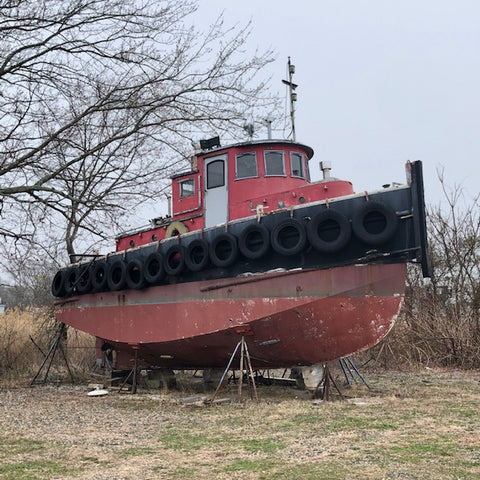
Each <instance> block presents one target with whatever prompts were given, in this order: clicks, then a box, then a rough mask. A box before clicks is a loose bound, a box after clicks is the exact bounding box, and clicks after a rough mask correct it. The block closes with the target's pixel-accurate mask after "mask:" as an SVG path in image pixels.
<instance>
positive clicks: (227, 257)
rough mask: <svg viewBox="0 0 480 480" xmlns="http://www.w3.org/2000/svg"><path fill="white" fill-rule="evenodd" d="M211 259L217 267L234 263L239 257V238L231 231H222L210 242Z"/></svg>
mask: <svg viewBox="0 0 480 480" xmlns="http://www.w3.org/2000/svg"><path fill="white" fill-rule="evenodd" d="M209 253H210V260H211V261H212V263H213V264H214V265H215V266H216V267H220V268H224V267H229V266H230V265H232V264H233V263H234V262H235V260H236V259H237V255H238V245H237V239H236V237H235V236H234V235H232V234H231V233H227V232H224V233H220V234H219V235H217V236H216V237H214V239H213V240H212V242H211V243H210V249H209Z"/></svg>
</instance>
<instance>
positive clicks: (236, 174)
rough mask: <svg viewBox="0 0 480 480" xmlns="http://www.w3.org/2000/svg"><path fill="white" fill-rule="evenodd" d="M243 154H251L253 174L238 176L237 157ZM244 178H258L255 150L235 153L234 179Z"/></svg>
mask: <svg viewBox="0 0 480 480" xmlns="http://www.w3.org/2000/svg"><path fill="white" fill-rule="evenodd" d="M244 155H253V158H254V160H255V175H248V176H245V177H239V176H238V157H241V156H244ZM246 178H258V159H257V152H255V151H252V152H242V153H237V154H236V155H235V180H244V179H246Z"/></svg>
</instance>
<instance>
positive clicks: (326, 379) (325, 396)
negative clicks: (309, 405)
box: [312, 363, 345, 402]
mask: <svg viewBox="0 0 480 480" xmlns="http://www.w3.org/2000/svg"><path fill="white" fill-rule="evenodd" d="M331 384H333V386H334V387H335V389H336V390H337V392H338V394H339V395H340V398H341V399H342V400H343V399H344V398H345V397H344V396H343V395H342V392H341V391H340V389H339V388H338V385H337V384H336V382H335V380H334V379H333V377H332V374H331V373H330V368H329V367H328V363H327V364H325V365H324V366H323V375H322V378H321V379H320V381H319V382H318V385H317V388H315V391H314V392H313V395H312V398H320V399H321V400H325V401H326V402H328V401H329V400H330V387H331Z"/></svg>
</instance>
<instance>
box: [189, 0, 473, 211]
mask: <svg viewBox="0 0 480 480" xmlns="http://www.w3.org/2000/svg"><path fill="white" fill-rule="evenodd" d="M200 3H201V10H200V14H199V15H198V26H201V25H202V24H203V25H205V24H208V23H209V22H210V21H211V20H212V19H213V18H214V17H216V15H217V14H218V13H220V12H222V11H223V12H224V16H225V19H226V21H227V23H228V24H235V23H237V22H238V23H239V24H244V23H246V22H248V21H249V20H250V19H251V20H252V22H253V29H252V35H251V38H250V44H251V47H252V51H253V49H254V48H255V47H257V46H258V47H260V48H270V47H271V48H273V49H274V50H275V52H276V54H277V61H276V62H275V63H274V64H273V65H271V66H270V67H269V72H268V73H269V74H271V75H272V91H277V90H278V92H279V93H281V94H282V95H284V93H285V91H284V88H283V87H282V84H281V82H280V81H281V79H282V78H286V62H287V57H288V56H290V57H291V59H292V63H294V64H295V66H296V74H295V77H294V82H295V83H297V84H298V85H299V87H298V89H297V93H298V102H297V105H296V107H297V116H296V130H297V140H298V141H300V142H303V143H306V144H308V145H310V146H311V147H313V149H314V150H315V156H314V159H313V161H312V162H313V163H311V168H312V171H313V176H314V177H316V179H318V178H320V173H319V170H318V167H317V165H318V162H319V161H320V160H330V161H331V162H332V164H333V171H332V175H335V176H337V177H339V178H343V179H348V180H351V181H352V182H353V184H354V187H355V189H356V191H362V190H372V189H375V188H378V187H380V186H381V185H382V184H383V183H389V182H391V181H399V182H404V180H405V174H404V164H405V162H406V161H407V160H415V159H421V160H423V162H424V176H425V183H426V199H427V203H430V204H432V203H438V202H439V201H440V200H441V199H442V192H441V188H440V184H439V181H438V179H437V173H436V172H437V169H442V168H443V169H444V172H445V178H446V181H447V184H448V185H449V186H450V187H453V186H455V185H461V186H462V187H463V188H464V190H465V191H466V193H467V194H468V196H469V197H472V196H473V195H476V194H478V192H479V190H480V188H479V186H478V182H479V180H480V128H479V127H480V113H479V112H480V95H479V88H480V63H479V60H480V1H479V0H455V1H453V0H416V1H414V0H401V1H400V0H396V1H393V0H303V1H302V0H299V1H297V2H292V1H286V0H241V1H235V2H232V1H228V0H223V1H222V0H203V1H201V2H200ZM275 136H276V137H277V136H280V132H278V133H277V134H276V135H275Z"/></svg>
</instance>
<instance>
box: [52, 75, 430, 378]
mask: <svg viewBox="0 0 480 480" xmlns="http://www.w3.org/2000/svg"><path fill="white" fill-rule="evenodd" d="M289 83H291V81H290V82H289ZM312 157H313V150H312V149H311V148H310V147H308V146H306V145H303V144H301V143H298V142H296V141H294V140H293V141H292V140H274V139H268V140H263V141H254V140H250V141H246V142H242V143H236V144H231V145H228V146H221V145H220V139H219V138H218V137H215V138H212V139H210V140H206V141H202V142H201V143H200V149H199V151H197V152H196V154H195V155H194V156H193V158H192V160H191V168H190V169H189V170H188V171H185V172H183V173H179V174H177V175H175V176H174V177H172V179H171V180H172V200H171V215H169V216H165V217H158V218H155V219H153V220H151V224H150V225H149V226H148V227H147V228H142V229H139V230H136V231H134V232H128V233H126V234H123V235H120V236H119V237H117V238H116V249H115V251H114V252H112V253H109V254H106V255H101V256H97V257H95V258H93V259H91V260H83V261H79V262H76V263H73V264H70V265H68V266H66V267H65V268H62V269H61V270H59V271H58V272H57V273H56V275H55V277H54V279H53V283H52V293H53V295H54V296H55V297H58V299H57V300H56V302H55V310H56V317H57V319H58V321H59V322H62V323H64V324H66V325H69V326H72V327H74V328H76V329H79V330H82V331H85V332H87V333H90V334H92V335H94V336H95V337H96V338H97V356H98V357H99V358H103V357H104V355H105V352H108V354H109V355H110V356H111V357H110V358H114V363H115V364H114V365H113V367H115V368H116V369H122V368H123V369H127V368H131V367H132V359H133V358H135V359H136V362H138V366H139V367H142V368H152V369H154V368H168V369H207V368H224V367H225V366H226V365H227V364H228V362H229V359H230V358H231V355H232V352H233V351H234V348H235V345H236V344H237V343H238V341H239V338H240V336H244V338H245V339H246V342H247V344H248V349H249V352H250V357H251V362H252V365H253V367H254V368H256V369H264V368H280V367H282V368H283V367H285V368H288V367H296V366H309V365H317V364H324V363H326V362H328V361H331V360H336V359H340V358H342V357H346V356H349V355H352V354H354V353H357V352H360V351H362V350H365V349H368V348H370V347H373V346H374V345H376V344H377V343H378V342H379V341H380V340H382V339H383V338H384V337H385V336H386V335H387V333H388V332H389V331H390V329H391V328H392V326H393V324H394V322H395V319H396V317H397V315H398V313H399V310H400V307H401V305H402V301H403V298H404V293H405V280H406V275H407V263H409V262H411V263H418V264H420V265H421V268H422V271H423V275H424V276H430V265H429V258H428V251H427V238H426V222H425V207H424V193H423V179H422V164H421V162H420V161H416V162H412V163H410V162H409V163H407V165H406V172H407V181H406V183H405V184H404V185H398V184H394V185H391V186H384V187H382V188H381V189H379V190H377V191H373V192H368V193H367V192H360V193H355V192H354V190H353V186H352V183H351V182H349V181H346V180H339V179H336V178H333V177H331V175H330V170H331V167H330V164H329V163H327V162H322V163H321V169H322V171H323V179H322V180H320V181H315V182H312V181H311V180H310V174H309V161H310V160H311V159H312ZM112 353H114V355H112Z"/></svg>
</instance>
